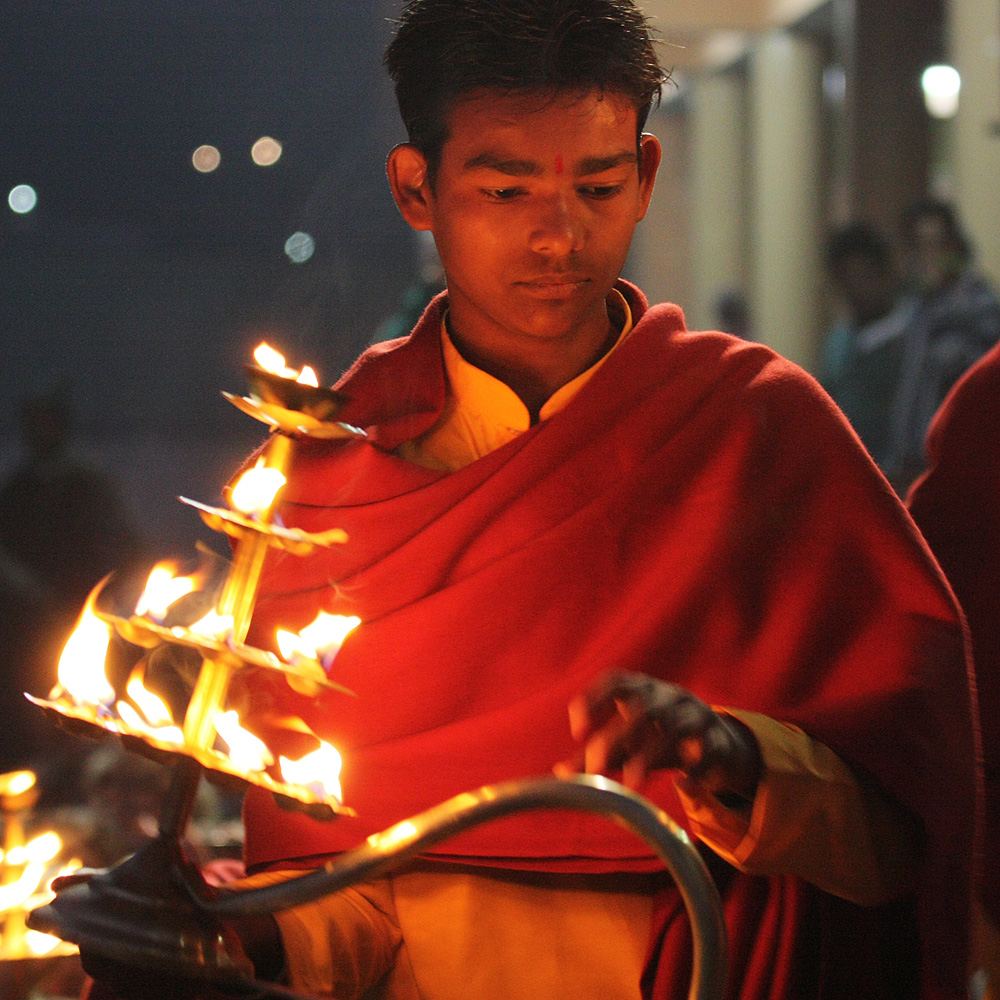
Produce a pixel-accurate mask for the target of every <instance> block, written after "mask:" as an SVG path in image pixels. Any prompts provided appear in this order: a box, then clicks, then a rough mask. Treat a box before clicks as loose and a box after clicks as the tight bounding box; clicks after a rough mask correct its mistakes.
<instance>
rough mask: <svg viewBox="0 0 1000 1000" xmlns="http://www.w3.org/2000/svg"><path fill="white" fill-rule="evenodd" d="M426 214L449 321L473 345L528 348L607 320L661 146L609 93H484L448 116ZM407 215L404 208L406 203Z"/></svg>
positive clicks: (422, 224)
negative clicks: (639, 131)
mask: <svg viewBox="0 0 1000 1000" xmlns="http://www.w3.org/2000/svg"><path fill="white" fill-rule="evenodd" d="M449 125H450V131H449V138H448V140H447V141H446V142H445V144H444V146H443V149H442V152H441V159H440V165H439V169H438V172H437V176H436V179H435V183H434V186H433V189H432V188H431V186H430V185H429V183H427V182H426V180H425V181H424V183H423V184H422V186H421V192H422V198H423V200H424V203H425V205H426V211H425V213H424V214H423V216H422V217H421V218H420V219H418V220H417V222H416V223H414V219H413V218H411V217H410V216H407V218H408V219H409V221H410V222H411V224H416V225H417V228H422V229H430V230H431V232H433V234H434V239H435V242H436V243H437V248H438V252H439V254H440V256H441V261H442V263H443V265H444V270H445V273H446V275H447V280H448V291H449V302H450V309H451V313H450V322H451V324H452V327H453V329H454V331H455V332H456V333H457V334H459V336H460V338H461V339H462V340H463V341H465V342H466V343H468V344H470V345H471V346H472V347H474V348H478V349H482V350H487V351H488V350H489V349H490V348H491V347H498V346H499V347H502V348H503V349H504V350H507V351H509V350H511V349H512V348H514V349H516V347H517V345H519V344H522V345H525V346H526V347H527V349H528V350H531V349H532V346H533V345H532V343H531V342H532V341H534V342H535V345H534V346H538V344H537V341H539V340H549V341H559V340H560V339H562V338H567V337H574V336H576V335H577V334H578V333H579V332H580V331H584V330H591V331H596V330H603V331H606V330H607V328H608V318H607V311H606V307H605V298H606V296H607V294H608V292H609V291H610V289H611V288H612V286H613V285H614V283H615V280H616V279H617V278H618V275H619V273H620V271H621V268H622V266H623V264H624V262H625V257H626V255H627V253H628V248H629V244H630V242H631V240H632V233H633V231H634V229H635V226H636V223H637V222H638V221H639V220H640V219H641V218H642V217H643V215H644V214H645V211H646V207H647V205H648V204H649V197H650V195H651V193H652V188H653V179H654V176H655V172H656V166H657V165H658V163H659V146H658V144H657V143H656V140H655V139H653V137H652V136H645V137H644V138H643V147H644V149H645V152H644V155H643V157H642V160H643V163H642V164H640V163H639V156H638V153H637V149H636V112H635V108H634V107H633V106H632V105H631V104H630V103H628V102H627V101H625V100H624V99H622V98H619V97H617V96H616V95H604V96H603V97H602V96H601V95H600V94H597V93H592V94H589V95H587V96H585V97H582V98H580V97H578V96H576V95H574V96H572V97H570V96H565V97H561V98H557V99H556V100H554V101H552V100H544V99H542V98H540V97H537V96H536V97H529V98H523V97H509V96H500V95H496V94H489V95H485V96H481V97H476V98H470V99H468V100H466V101H464V102H462V103H460V104H459V105H458V106H457V107H456V108H455V110H454V111H453V112H452V114H451V116H450V118H449ZM404 214H406V213H405V212H404Z"/></svg>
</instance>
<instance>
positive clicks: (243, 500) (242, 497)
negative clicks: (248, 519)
mask: <svg viewBox="0 0 1000 1000" xmlns="http://www.w3.org/2000/svg"><path fill="white" fill-rule="evenodd" d="M284 485H285V477H284V475H283V473H282V472H281V471H280V470H279V469H271V468H268V466H266V465H265V464H264V459H263V458H258V459H257V464H256V465H255V466H254V467H253V468H252V469H247V471H246V472H244V473H243V475H242V476H240V478H239V480H238V481H237V483H236V485H235V486H234V487H233V491H232V494H231V495H230V499H231V501H232V505H233V506H234V507H235V508H236V509H237V510H239V511H242V512H243V513H244V514H263V513H264V512H265V511H266V510H267V509H268V507H270V506H271V504H272V503H274V498H275V497H276V496H277V495H278V490H280V489H281V487H282V486H284Z"/></svg>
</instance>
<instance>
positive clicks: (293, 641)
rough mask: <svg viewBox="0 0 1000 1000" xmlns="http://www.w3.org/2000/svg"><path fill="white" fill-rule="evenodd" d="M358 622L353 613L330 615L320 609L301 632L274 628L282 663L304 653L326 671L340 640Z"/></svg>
mask: <svg viewBox="0 0 1000 1000" xmlns="http://www.w3.org/2000/svg"><path fill="white" fill-rule="evenodd" d="M360 624H361V619H360V618H358V617H356V616H355V615H331V614H327V612H325V611H321V612H320V613H319V614H318V615H317V616H316V618H315V619H314V620H313V621H312V622H311V623H310V624H309V625H306V627H305V628H303V629H302V631H301V632H298V633H296V632H289V631H287V630H286V629H278V631H277V633H276V638H277V642H278V649H279V650H280V651H281V655H282V658H283V659H284V660H285V662H286V663H292V662H293V661H294V659H295V658H296V657H297V656H304V657H308V658H309V659H312V660H318V661H319V662H320V663H322V665H323V667H324V669H326V670H329V668H330V664H331V663H332V662H333V658H334V657H335V656H336V655H337V653H338V652H339V651H340V647H341V645H342V644H343V642H344V639H346V638H347V636H348V634H349V633H350V632H351V631H352V630H353V629H355V628H357V627H358V625H360Z"/></svg>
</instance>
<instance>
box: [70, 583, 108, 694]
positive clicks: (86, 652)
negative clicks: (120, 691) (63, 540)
mask: <svg viewBox="0 0 1000 1000" xmlns="http://www.w3.org/2000/svg"><path fill="white" fill-rule="evenodd" d="M95 599H96V591H93V592H91V594H90V596H89V597H88V598H87V603H86V604H84V606H83V611H81V612H80V618H79V620H78V621H77V623H76V628H75V629H73V633H72V635H70V637H69V639H67V640H66V645H65V646H64V647H63V651H62V655H61V656H60V657H59V669H58V677H59V683H60V684H61V685H62V687H63V688H64V689H65V690H66V691H68V692H69V694H70V695H71V696H72V698H73V699H74V700H75V701H76V702H77V703H80V704H87V703H89V704H92V705H98V704H107V703H109V702H111V701H112V700H113V699H114V697H115V691H114V688H113V687H112V686H111V684H110V683H109V681H108V678H107V674H106V673H105V672H104V661H105V659H106V658H107V655H108V646H109V644H110V642H111V626H110V625H107V624H106V623H105V622H102V621H101V619H100V618H98V617H97V615H95V614H94V602H95Z"/></svg>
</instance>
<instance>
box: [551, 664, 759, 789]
mask: <svg viewBox="0 0 1000 1000" xmlns="http://www.w3.org/2000/svg"><path fill="white" fill-rule="evenodd" d="M569 720H570V729H571V731H572V733H573V737H574V739H576V740H577V741H578V742H579V743H581V744H583V747H582V750H581V753H580V754H579V756H578V757H577V758H576V759H575V760H574V761H569V762H566V763H564V764H561V765H558V767H557V769H556V770H557V772H560V773H565V772H578V771H581V770H582V771H586V772H588V773H591V774H606V775H612V774H615V773H617V772H619V771H620V772H621V776H622V782H623V784H625V785H627V786H628V787H629V788H634V789H639V788H641V787H642V786H643V784H644V783H645V781H646V778H647V776H648V775H649V772H650V771H653V770H656V769H658V768H676V769H678V770H680V771H682V772H684V774H685V775H686V776H687V778H688V779H689V780H690V781H693V782H697V783H699V784H700V785H702V786H703V787H704V788H706V789H707V790H708V791H710V792H712V793H713V794H725V793H731V794H735V795H738V796H740V797H741V798H743V799H746V800H747V801H752V800H753V797H754V794H755V792H756V790H757V782H758V780H759V778H760V769H761V759H760V749H759V748H758V746H757V741H756V739H755V737H754V735H753V733H751V732H750V730H749V729H748V728H747V727H746V726H744V725H743V723H741V722H740V721H739V720H737V719H735V718H732V717H731V716H727V715H720V714H719V713H718V712H715V711H713V710H712V709H711V708H710V707H709V706H708V705H706V704H705V702H703V701H702V700H701V699H700V698H696V697H695V696H694V695H693V694H692V693H691V692H690V691H688V690H687V689H685V688H682V687H679V686H678V685H677V684H669V683H667V682H666V681H660V680H656V679H655V678H653V677H649V676H647V675H646V674H635V673H624V672H617V671H616V672H612V673H608V674H605V675H604V676H603V677H601V678H600V679H599V680H597V681H596V682H595V684H594V685H593V686H592V687H591V688H590V689H589V690H588V691H586V692H585V693H584V694H582V695H580V696H579V697H578V698H575V699H574V700H573V701H572V702H571V703H570V706H569Z"/></svg>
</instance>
